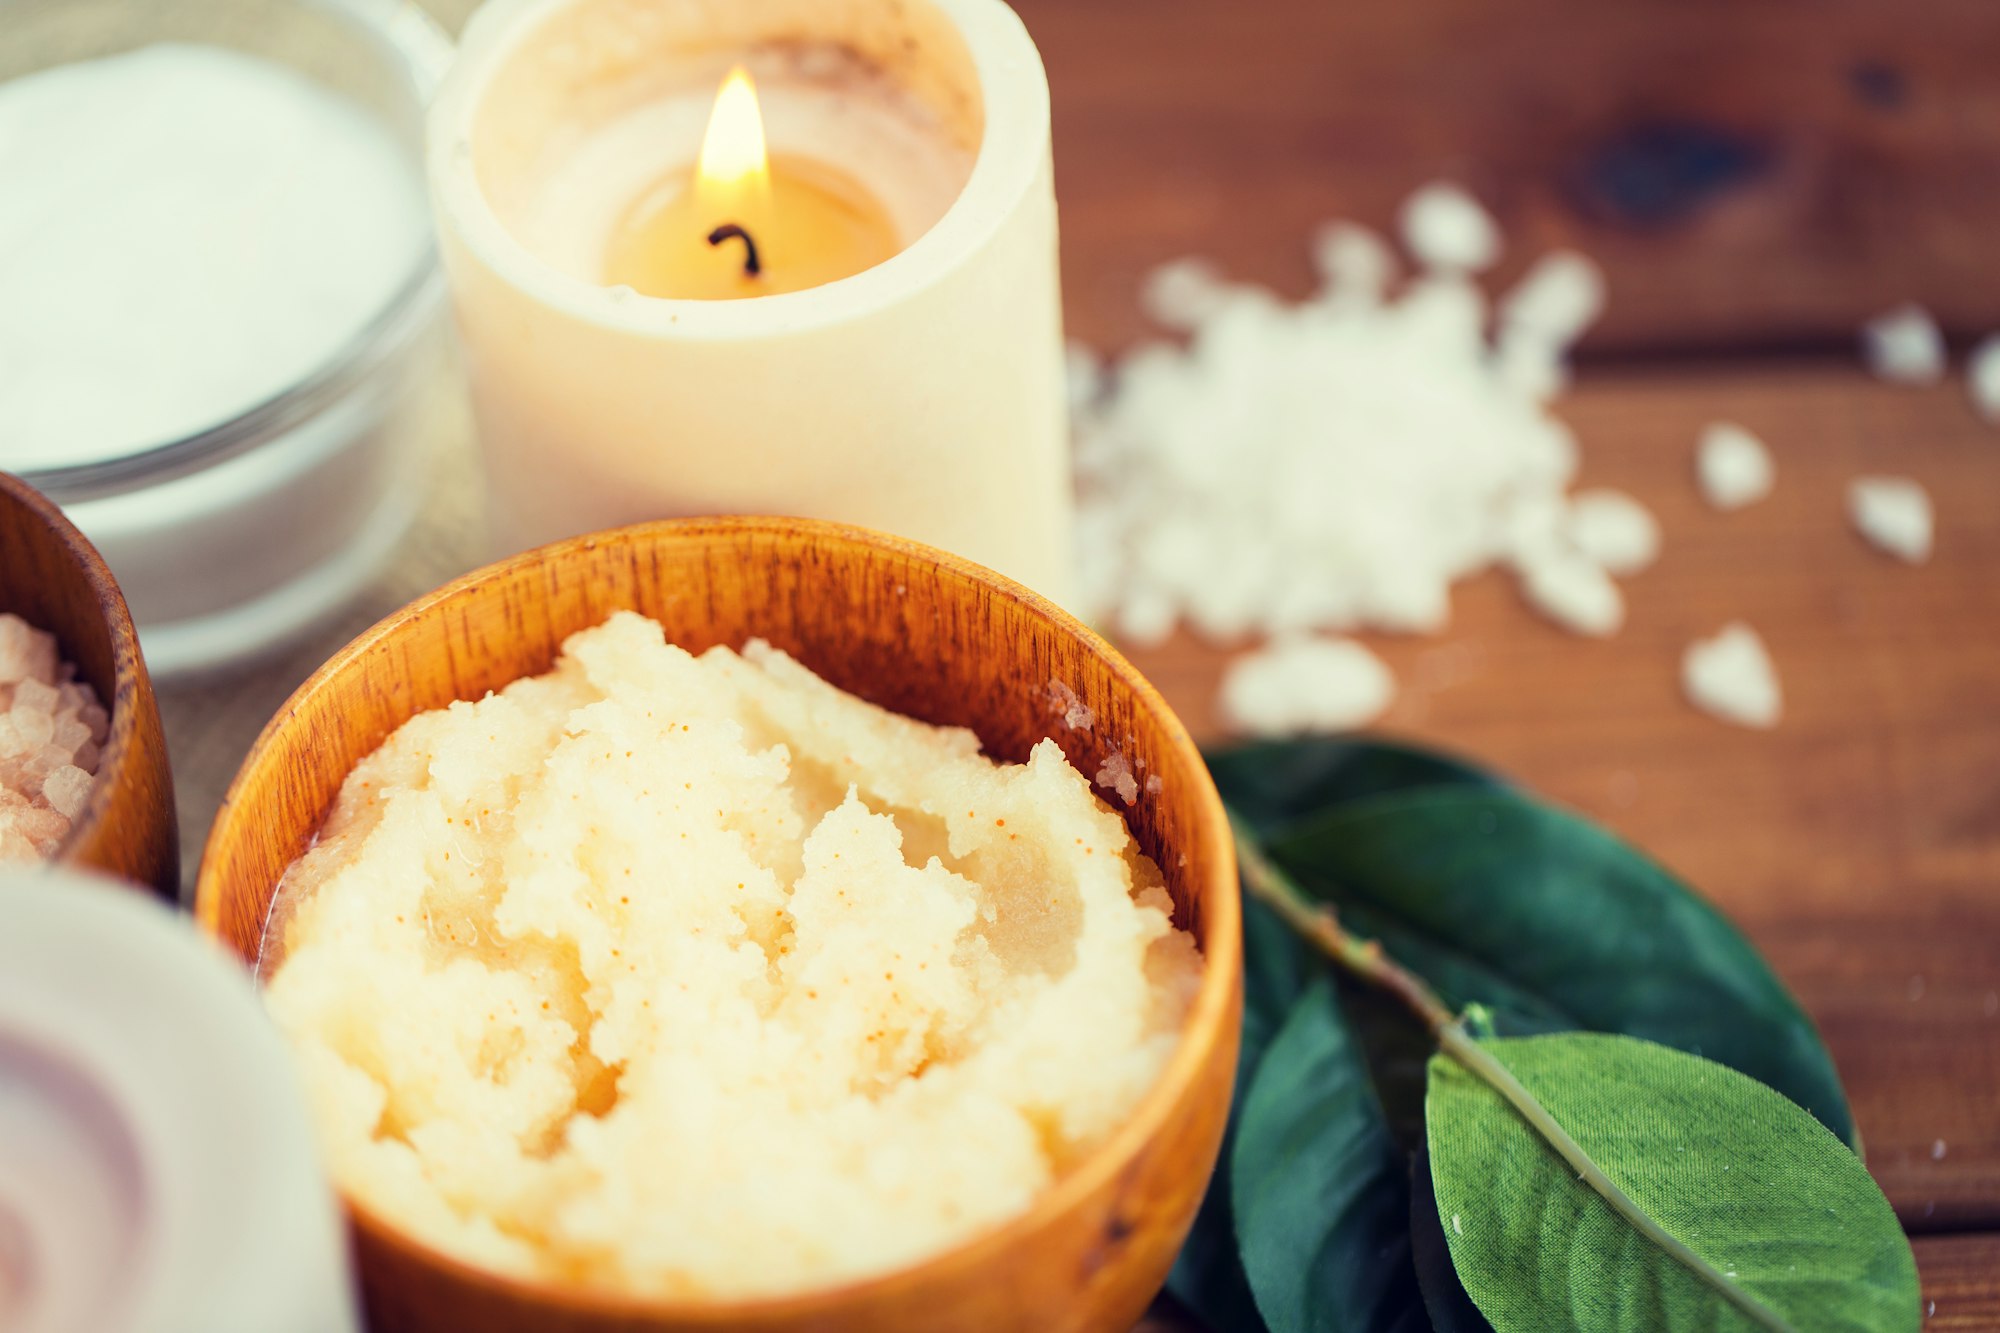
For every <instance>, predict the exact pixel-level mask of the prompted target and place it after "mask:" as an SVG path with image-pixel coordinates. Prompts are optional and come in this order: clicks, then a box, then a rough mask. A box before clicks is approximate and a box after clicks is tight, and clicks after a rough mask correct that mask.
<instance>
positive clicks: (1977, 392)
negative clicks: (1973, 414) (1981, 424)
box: [1965, 333, 2000, 422]
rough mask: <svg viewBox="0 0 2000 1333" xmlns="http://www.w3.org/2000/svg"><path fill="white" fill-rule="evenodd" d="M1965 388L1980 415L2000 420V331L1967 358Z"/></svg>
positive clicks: (1988, 418) (1990, 419)
mask: <svg viewBox="0 0 2000 1333" xmlns="http://www.w3.org/2000/svg"><path fill="white" fill-rule="evenodd" d="M1965 388H1966V392H1967V393H1969V394H1971V395H1972V406H1973V409H1974V410H1975V411H1977V412H1978V413H1979V415H1980V416H1982V417H1984V418H1985V419H1986V420H1988V421H1993V422H2000V333H1996V334H1994V335H1993V336H1992V337H1990V338H1987V339H1985V340H1983V341H1982V342H1981V343H1980V344H1979V346H1977V347H1975V348H1973V349H1972V355H1971V356H1970V357H1968V358H1966V362H1965Z"/></svg>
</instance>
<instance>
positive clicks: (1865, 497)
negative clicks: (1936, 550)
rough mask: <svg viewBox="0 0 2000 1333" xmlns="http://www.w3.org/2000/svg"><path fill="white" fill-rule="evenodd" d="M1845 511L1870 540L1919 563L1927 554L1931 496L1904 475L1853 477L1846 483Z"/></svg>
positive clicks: (1901, 557)
mask: <svg viewBox="0 0 2000 1333" xmlns="http://www.w3.org/2000/svg"><path fill="white" fill-rule="evenodd" d="M1847 513H1848V516H1849V517H1850V518H1852V519H1853V520H1854V526H1855V528H1856V529H1857V530H1859V531H1860V533H1861V535H1862V536H1863V537H1866V538H1867V539H1868V540H1869V542H1870V543H1871V544H1873V545H1874V546H1876V547H1878V548H1880V549H1881V550H1884V551H1887V552H1888V553H1889V554H1890V555H1893V556H1896V557H1897V558H1898V559H1902V560H1907V561H1908V562H1909V563H1911V564H1913V565H1920V564H1922V563H1923V562H1924V561H1926V560H1928V559H1929V558H1930V554H1931V527H1932V520H1931V497H1930V493H1929V492H1928V491H1926V490H1925V489H1924V488H1923V487H1922V486H1921V485H1919V484H1918V483H1916V482H1914V481H1911V480H1910V479H1909V478H1907V477H1856V478H1855V479H1854V480H1853V481H1851V482H1849V483H1848V484H1847Z"/></svg>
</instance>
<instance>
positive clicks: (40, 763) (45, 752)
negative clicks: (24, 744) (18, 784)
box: [27, 741, 76, 787]
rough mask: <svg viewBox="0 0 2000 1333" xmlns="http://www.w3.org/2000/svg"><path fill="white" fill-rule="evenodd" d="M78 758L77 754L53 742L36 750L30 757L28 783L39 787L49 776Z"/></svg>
mask: <svg viewBox="0 0 2000 1333" xmlns="http://www.w3.org/2000/svg"><path fill="white" fill-rule="evenodd" d="M75 757H76V752H75V751H74V750H71V749H69V748H68V747H67V746H62V745H57V744H55V743H54V742H53V741H52V742H50V743H49V744H47V745H44V746H42V747H41V748H40V749H39V750H36V751H35V752H34V754H32V755H30V756H29V757H28V764H27V775H28V781H30V782H31V783H33V784H34V785H35V786H37V787H39V786H40V785H41V784H42V781H43V780H44V779H45V778H47V777H48V775H49V774H51V773H53V772H55V771H56V770H57V769H59V768H61V767H63V766H64V765H65V764H67V763H69V762H70V761H71V760H72V759H74V758H75Z"/></svg>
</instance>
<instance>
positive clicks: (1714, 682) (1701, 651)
mask: <svg viewBox="0 0 2000 1333" xmlns="http://www.w3.org/2000/svg"><path fill="white" fill-rule="evenodd" d="M1681 686H1682V688H1683V689H1685V690H1686V691H1687V696H1688V699H1689V700H1690V701H1691V702H1692V703H1693V704H1694V705H1695V707H1697V708H1699V709H1701V710H1702V711H1703V712H1705V713H1708V714H1710V715H1712V716H1714V717H1718V718H1720V719H1722V720H1723V721H1724V722H1733V723H1735V724H1736V725H1738V726H1743V727H1774V726H1776V725H1777V724H1778V717H1779V715H1780V713H1781V712H1782V710H1783V700H1782V697H1781V695H1780V692H1779V687H1778V672H1777V668H1776V667H1775V666H1773V665H1772V663H1771V655H1770V654H1769V653H1768V652H1766V651H1765V649H1764V641H1763V640H1762V639H1760V638H1758V637H1757V632H1756V631H1755V630H1753V629H1751V628H1750V627H1749V626H1748V625H1745V624H1743V623H1741V622H1740V621H1738V622H1734V623H1731V624H1730V625H1728V626H1726V627H1724V629H1723V630H1722V632H1721V633H1719V634H1717V635H1716V636H1715V637H1714V638H1712V639H1698V640H1696V641H1695V642H1694V643H1691V644H1689V645H1688V649H1687V653H1686V655H1685V656H1683V657H1682V659H1681Z"/></svg>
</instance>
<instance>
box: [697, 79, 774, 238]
mask: <svg viewBox="0 0 2000 1333" xmlns="http://www.w3.org/2000/svg"><path fill="white" fill-rule="evenodd" d="M695 189H696V191H697V196H698V197H699V198H700V199H701V200H702V202H703V203H704V205H712V206H713V207H714V208H715V209H717V210H720V211H719V212H718V214H717V216H716V218H715V220H716V221H717V222H719V223H720V222H739V223H748V222H750V221H752V219H751V218H750V217H736V216H723V215H724V214H733V213H735V212H737V211H742V210H745V209H749V210H752V211H755V210H757V209H758V208H759V207H760V206H761V205H762V204H763V203H764V202H765V201H766V200H768V198H769V197H770V190H771V160H770V155H769V153H768V152H767V151H766V149H765V146H764V117H763V114H762V113H761V112H760V111H758V109H757V85H756V84H754V83H752V82H751V81H750V71H748V70H746V69H744V68H743V67H742V66H741V65H738V66H737V67H736V68H735V69H732V70H730V71H729V77H728V78H726V79H724V80H723V81H722V89H721V91H719V92H718V93H716V95H715V110H714V111H712V112H711V113H710V114H709V118H708V133H707V134H706V135H704V136H703V137H702V141H701V159H700V162H699V164H698V165H697V166H696V168H695Z"/></svg>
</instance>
